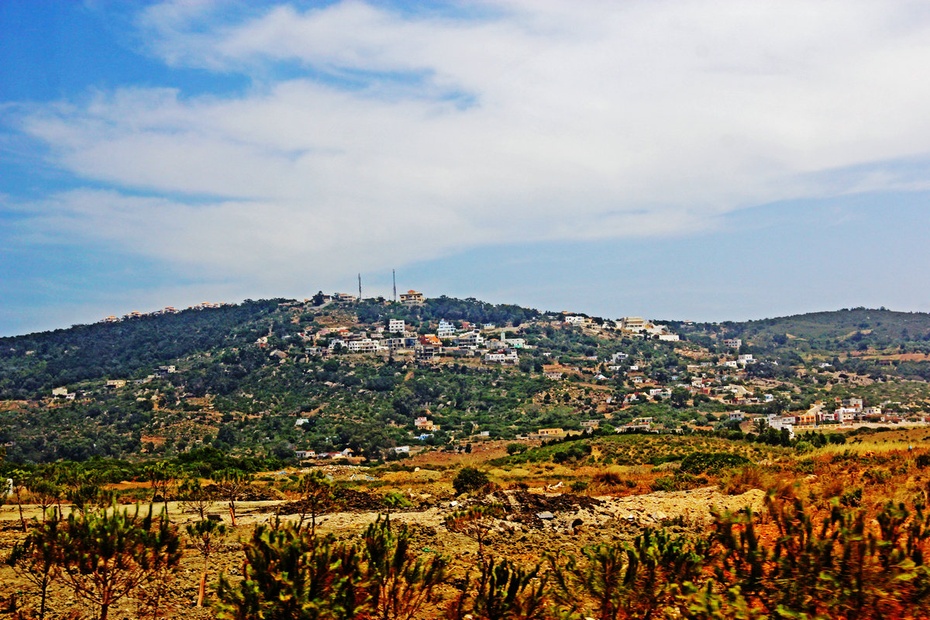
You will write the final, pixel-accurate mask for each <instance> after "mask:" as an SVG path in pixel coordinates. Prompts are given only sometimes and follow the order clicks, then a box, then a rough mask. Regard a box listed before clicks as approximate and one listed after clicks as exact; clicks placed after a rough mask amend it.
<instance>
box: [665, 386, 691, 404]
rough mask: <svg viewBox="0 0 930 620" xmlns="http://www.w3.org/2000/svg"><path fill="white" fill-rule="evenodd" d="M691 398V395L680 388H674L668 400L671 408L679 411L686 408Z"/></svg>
mask: <svg viewBox="0 0 930 620" xmlns="http://www.w3.org/2000/svg"><path fill="white" fill-rule="evenodd" d="M690 397H691V393H690V392H689V391H688V390H686V389H685V388H682V387H676V388H673V389H672V396H671V398H670V399H669V400H671V401H672V407H675V408H676V409H681V408H683V407H687V406H688V399H689V398H690Z"/></svg>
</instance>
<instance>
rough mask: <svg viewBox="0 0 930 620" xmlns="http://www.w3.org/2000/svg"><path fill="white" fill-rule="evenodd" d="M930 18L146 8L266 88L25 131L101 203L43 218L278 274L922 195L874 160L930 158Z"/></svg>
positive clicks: (147, 91) (785, 6) (134, 98)
mask: <svg viewBox="0 0 930 620" xmlns="http://www.w3.org/2000/svg"><path fill="white" fill-rule="evenodd" d="M922 6H923V5H921V4H914V3H909V2H885V3H875V2H865V1H861V2H847V1H844V2H838V1H837V2H818V3H810V2H800V1H797V2H785V1H779V2H753V3H746V2H645V1H641V2H640V1H630V2H623V3H615V2H590V3H574V2H554V1H549V2H547V1H538V0H533V1H530V0H526V1H524V2H516V1H514V2H504V3H500V4H487V5H484V6H483V7H482V8H481V9H479V10H478V13H479V15H478V16H472V17H468V18H456V17H454V16H452V15H451V14H450V15H442V14H439V13H431V14H427V15H419V16H418V15H409V14H404V13H399V12H392V11H391V10H390V9H388V8H384V7H377V6H373V5H367V4H364V3H361V2H341V3H338V4H335V5H330V6H327V7H323V8H316V9H312V10H307V11H300V10H298V9H295V8H293V7H289V6H279V7H275V8H272V9H270V10H267V11H264V12H263V13H260V14H256V13H254V11H252V13H251V14H250V12H249V10H246V9H242V8H241V7H240V9H241V10H240V11H239V13H238V17H237V18H236V19H235V20H232V21H230V20H228V19H227V20H223V19H222V18H221V14H222V12H223V11H222V8H223V5H219V6H217V5H213V4H212V3H208V2H203V3H189V2H175V3H166V4H162V5H156V6H153V7H150V8H148V9H146V10H145V11H144V12H143V14H141V16H140V18H139V24H140V28H141V29H142V31H143V32H145V33H148V36H150V37H151V38H150V40H149V42H148V43H149V45H150V47H149V49H150V51H151V52H152V53H154V54H157V55H158V56H159V57H161V58H162V59H163V60H164V61H165V62H166V63H169V64H171V65H173V66H190V67H198V68H204V69H207V70H211V71H223V72H245V73H247V74H248V75H249V76H250V77H251V78H252V79H253V87H252V88H251V89H249V90H248V91H247V92H245V93H240V94H237V95H235V96H229V95H227V96H221V95H213V96H187V94H185V93H181V92H178V91H175V90H167V89H152V88H139V87H129V86H127V87H126V88H123V89H119V90H116V91H114V92H101V93H98V94H96V95H95V96H94V97H93V98H92V99H90V100H89V101H85V102H82V103H74V102H72V103H69V104H62V105H59V106H49V107H46V108H43V109H38V110H31V111H30V112H29V113H27V114H26V117H25V120H24V121H23V125H22V126H23V129H24V131H26V132H27V133H29V134H31V135H33V136H35V137H37V138H39V139H41V140H43V141H45V142H47V143H48V145H49V146H50V147H51V151H52V154H53V157H54V158H55V161H56V162H57V163H58V164H59V165H60V166H62V167H63V168H65V169H67V170H69V171H72V172H74V173H76V174H77V175H79V176H81V177H83V178H86V179H88V180H90V181H93V182H97V183H99V182H104V183H106V184H109V185H111V186H112V189H110V190H107V191H101V190H81V191H74V192H68V193H63V194H59V195H56V196H53V197H50V198H49V200H48V201H46V202H44V203H41V204H37V205H34V207H33V208H34V210H35V212H36V213H37V214H39V213H41V214H43V215H42V216H41V217H39V216H37V217H36V218H35V219H34V224H42V225H43V226H45V225H48V224H49V222H50V221H54V222H56V223H61V222H66V223H67V225H68V227H69V229H70V230H78V231H80V234H81V235H84V236H86V237H88V238H98V239H105V240H107V241H108V242H111V243H122V244H125V245H127V246H128V247H130V248H131V249H133V250H134V251H138V252H140V253H143V254H146V255H151V256H159V257H163V258H165V259H167V260H172V261H176V262H179V263H183V264H190V265H198V266H200V267H201V268H202V269H204V270H206V271H208V272H211V273H216V274H223V273H227V274H228V273H235V274H237V275H238V276H240V277H242V278H243V279H245V280H250V281H259V280H260V279H261V278H267V277H268V274H269V273H275V274H276V277H277V278H279V279H280V280H281V281H282V282H284V281H287V280H288V279H291V280H293V279H296V278H300V279H302V280H304V281H306V280H307V279H308V273H310V274H314V275H320V276H323V275H331V276H333V277H335V276H336V275H338V274H339V273H340V272H345V271H348V272H354V271H356V270H364V269H369V268H373V267H374V266H384V265H385V264H388V265H400V264H402V263H403V262H406V261H414V260H422V259H427V258H431V257H434V256H438V255H441V254H443V253H448V252H450V251H454V250H457V249H461V248H465V247H471V246H474V245H479V244H491V243H503V242H506V241H508V240H521V241H526V240H529V241H544V240H552V239H591V238H612V237H623V236H651V235H668V234H681V233H686V232H688V231H693V230H695V229H700V228H705V227H708V226H713V225H714V224H713V222H714V218H715V217H716V216H719V215H721V214H724V213H727V212H730V211H732V210H735V209H739V208H743V207H747V206H753V205H758V204H762V203H768V202H773V201H777V200H782V199H786V198H792V197H809V196H818V195H824V194H828V193H843V192H849V191H861V190H863V189H867V190H869V191H875V190H882V189H889V188H896V187H914V186H915V183H914V182H913V179H910V181H908V183H903V184H902V183H901V181H900V178H899V177H898V176H897V175H896V174H894V173H893V171H891V172H888V171H876V170H869V169H868V167H869V165H870V164H875V163H882V162H889V161H895V160H900V159H908V158H915V157H920V156H923V155H926V154H927V153H928V152H930V117H928V116H927V115H926V109H927V108H928V105H930V81H927V80H922V79H920V76H921V75H922V74H923V73H924V70H925V67H926V66H927V64H928V63H930V12H928V11H927V10H925V9H923V8H922ZM459 8H462V7H459ZM471 8H474V5H471ZM285 65H286V66H288V67H290V68H289V69H288V70H287V71H286V73H287V74H288V76H289V77H288V78H287V79H278V78H276V77H275V76H276V75H281V74H283V73H285V71H283V69H281V67H282V66H285ZM294 66H296V67H298V69H297V70H294V69H293V67H294ZM850 167H861V168H862V173H861V174H852V175H849V174H847V175H845V176H842V179H843V183H842V184H841V185H838V181H837V178H835V177H830V175H828V174H825V173H826V172H829V171H833V170H843V169H848V168H850ZM828 177H829V178H828ZM140 192H142V193H145V194H147V195H149V196H152V195H154V196H156V197H154V198H151V197H148V198H140V197H138V195H137V194H139V193H140ZM192 196H193V198H191V197H192Z"/></svg>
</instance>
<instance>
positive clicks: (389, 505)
mask: <svg viewBox="0 0 930 620" xmlns="http://www.w3.org/2000/svg"><path fill="white" fill-rule="evenodd" d="M381 504H382V505H383V506H384V515H385V523H386V524H387V527H388V529H390V527H391V511H396V510H400V509H401V508H410V507H411V506H413V504H411V503H410V500H409V499H407V498H406V497H405V496H404V494H403V493H400V492H399V491H390V492H388V493H386V494H385V496H384V497H383V498H381Z"/></svg>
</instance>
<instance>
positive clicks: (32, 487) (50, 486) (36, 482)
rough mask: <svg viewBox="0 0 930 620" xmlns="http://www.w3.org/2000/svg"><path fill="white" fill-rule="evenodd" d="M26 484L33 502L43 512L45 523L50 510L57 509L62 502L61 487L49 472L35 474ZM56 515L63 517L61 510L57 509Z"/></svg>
mask: <svg viewBox="0 0 930 620" xmlns="http://www.w3.org/2000/svg"><path fill="white" fill-rule="evenodd" d="M26 484H27V487H28V489H29V495H30V497H31V498H32V502H33V503H34V504H36V505H38V506H39V508H40V509H41V510H42V521H45V519H46V517H47V515H48V510H49V508H51V507H52V506H56V507H57V506H58V505H59V503H60V502H61V494H62V489H61V487H60V486H58V485H57V484H56V483H55V481H54V480H52V479H50V478H49V476H48V474H47V472H36V473H34V474H33V475H32V476H31V477H30V478H29V480H28V482H27V483H26ZM56 514H57V516H58V517H61V516H62V515H61V509H60V508H56Z"/></svg>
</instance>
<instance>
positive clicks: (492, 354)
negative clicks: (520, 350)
mask: <svg viewBox="0 0 930 620" xmlns="http://www.w3.org/2000/svg"><path fill="white" fill-rule="evenodd" d="M484 361H485V362H486V363H488V364H518V363H520V358H519V357H518V356H517V351H516V350H515V349H498V350H497V351H489V352H488V353H485V354H484Z"/></svg>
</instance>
